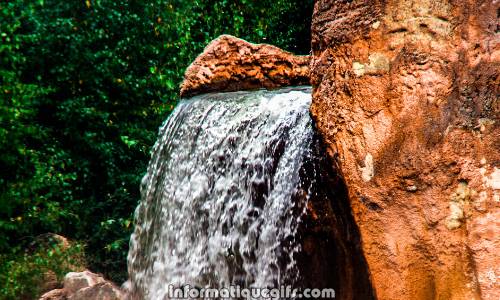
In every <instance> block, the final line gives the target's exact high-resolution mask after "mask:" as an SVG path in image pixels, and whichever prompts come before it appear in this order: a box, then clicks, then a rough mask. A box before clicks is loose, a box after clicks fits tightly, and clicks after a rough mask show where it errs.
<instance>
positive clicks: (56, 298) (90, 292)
mask: <svg viewBox="0 0 500 300" xmlns="http://www.w3.org/2000/svg"><path fill="white" fill-rule="evenodd" d="M125 296H126V295H125V293H124V292H123V291H122V290H120V288H118V287H117V286H116V285H115V284H114V283H112V282H110V281H107V280H106V279H104V278H103V277H102V276H100V275H98V274H95V273H92V272H90V271H88V270H86V271H83V272H70V273H68V274H66V276H65V277H64V288H63V289H57V290H52V291H50V292H48V293H45V294H44V295H42V297H41V298H40V300H66V299H67V300H82V299H93V300H121V299H125Z"/></svg>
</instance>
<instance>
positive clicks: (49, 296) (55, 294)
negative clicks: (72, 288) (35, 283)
mask: <svg viewBox="0 0 500 300" xmlns="http://www.w3.org/2000/svg"><path fill="white" fill-rule="evenodd" d="M66 299H67V298H66V291H65V290H64V289H55V290H52V291H49V292H47V293H45V294H43V295H42V296H41V297H40V299H39V300H66Z"/></svg>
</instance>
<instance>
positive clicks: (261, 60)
mask: <svg viewBox="0 0 500 300" xmlns="http://www.w3.org/2000/svg"><path fill="white" fill-rule="evenodd" d="M309 61H310V57H309V56H296V55H293V54H291V53H289V52H285V51H283V50H281V49H279V48H277V47H274V46H271V45H265V44H259V45H256V44H251V43H248V42H246V41H244V40H241V39H238V38H236V37H233V36H230V35H222V36H220V37H218V38H217V39H215V40H214V41H212V42H211V43H210V44H209V45H208V46H207V47H206V48H205V50H204V51H203V53H202V54H200V56H198V58H196V60H195V61H194V62H193V63H192V64H191V65H190V66H189V67H188V68H187V70H186V73H185V75H184V81H183V83H182V85H181V96H182V97H190V96H194V95H196V94H201V93H207V92H215V91H217V92H228V91H239V90H248V89H259V88H267V89H271V88H278V87H283V86H293V85H309Z"/></svg>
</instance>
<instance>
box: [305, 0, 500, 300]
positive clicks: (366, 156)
mask: <svg viewBox="0 0 500 300" xmlns="http://www.w3.org/2000/svg"><path fill="white" fill-rule="evenodd" d="M499 12H500V1H479V0H472V1H447V0H432V1H430V0H423V1H420V0H418V1H417V0H405V1H403V0H393V1H382V0H373V1H372V0H339V1H330V0H318V1H316V3H315V11H314V15H313V24H312V35H313V36H312V39H313V42H312V48H313V57H312V61H311V81H312V84H313V87H314V90H313V104H312V107H311V112H312V115H313V118H314V119H315V121H316V124H317V127H318V129H319V131H320V133H321V134H322V136H323V137H324V139H325V141H326V143H327V144H328V151H329V154H330V156H331V157H332V158H335V159H336V160H337V161H338V163H339V165H340V167H341V171H342V174H343V176H344V178H345V182H346V184H347V188H348V195H349V201H350V206H351V209H352V212H353V216H354V220H355V222H356V224H357V226H358V227H359V229H360V235H361V243H362V250H363V252H364V255H365V257H366V261H367V264H368V269H369V271H370V276H371V281H372V285H373V288H374V290H375V293H376V295H377V297H378V299H500V278H499V276H500V251H499V250H498V249H500V191H499V189H500V169H499V163H500V130H499V126H500V118H499V116H500V114H499V104H498V99H499V86H500V79H499V70H500V35H499V28H500V23H499Z"/></svg>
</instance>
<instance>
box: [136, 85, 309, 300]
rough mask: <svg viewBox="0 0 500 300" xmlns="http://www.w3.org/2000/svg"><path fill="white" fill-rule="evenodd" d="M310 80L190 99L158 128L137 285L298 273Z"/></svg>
mask: <svg viewBox="0 0 500 300" xmlns="http://www.w3.org/2000/svg"><path fill="white" fill-rule="evenodd" d="M310 102H311V91H310V88H308V87H303V88H287V89H281V90H276V91H265V90H261V91H252V92H235V93H221V94H207V95H202V96H197V97H194V98H191V99H188V100H182V101H181V103H180V104H179V105H178V106H177V108H176V109H175V111H174V112H173V113H172V114H171V116H170V117H169V118H168V120H167V121H166V122H165V123H164V124H163V126H162V127H161V129H160V135H159V139H158V141H157V143H156V145H155V147H154V150H153V155H152V159H151V161H150V164H149V167H148V171H147V174H146V175H145V176H144V178H143V180H142V186H141V193H142V200H141V203H140V205H139V206H138V208H137V210H136V228H135V231H134V233H133V235H132V238H131V243H130V252H129V256H128V264H129V274H130V282H131V284H132V291H133V292H134V294H135V295H137V297H138V298H143V299H163V298H164V297H165V295H166V292H167V286H168V285H169V284H172V285H174V286H182V285H185V284H189V285H191V286H196V287H224V286H229V285H232V284H237V285H240V286H245V287H252V286H254V287H273V286H277V285H282V284H293V283H294V282H296V281H297V279H298V277H299V272H298V269H297V263H296V260H295V258H294V257H295V256H294V254H295V253H297V252H298V251H300V245H299V243H298V242H297V240H296V238H295V237H296V232H297V228H298V225H299V224H300V222H301V216H302V215H303V212H304V208H305V201H307V199H305V200H304V201H302V203H297V201H294V200H293V199H294V198H297V197H296V196H297V194H298V193H303V194H306V192H305V191H302V190H301V184H300V176H299V171H300V169H301V166H302V164H303V160H304V157H305V156H306V155H307V152H308V151H309V149H310V147H309V146H310V144H311V142H312V139H313V130H312V122H311V119H310V116H309V106H310Z"/></svg>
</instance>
